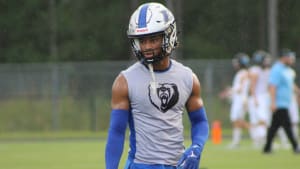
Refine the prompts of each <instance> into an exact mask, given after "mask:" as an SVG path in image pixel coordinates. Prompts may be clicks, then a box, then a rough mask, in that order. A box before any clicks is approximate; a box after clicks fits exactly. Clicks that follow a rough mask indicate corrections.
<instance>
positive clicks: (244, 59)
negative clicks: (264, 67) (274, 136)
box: [229, 53, 250, 148]
mask: <svg viewBox="0 0 300 169" xmlns="http://www.w3.org/2000/svg"><path fill="white" fill-rule="evenodd" d="M232 64H233V67H234V68H235V69H236V70H237V72H236V74H235V76H234V78H233V84H232V90H231V95H232V102H231V109H230V120H231V122H232V126H233V129H232V142H231V144H230V145H229V148H236V147H237V146H238V145H239V143H240V140H241V136H242V129H243V128H247V129H248V127H249V125H248V123H247V122H246V121H245V116H246V111H247V106H248V105H247V99H248V91H249V73H248V66H249V64H250V59H249V56H248V55H247V54H245V53H238V54H236V56H235V57H234V59H233V61H232Z"/></svg>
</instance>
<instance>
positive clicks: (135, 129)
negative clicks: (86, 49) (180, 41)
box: [122, 60, 193, 165]
mask: <svg viewBox="0 0 300 169" xmlns="http://www.w3.org/2000/svg"><path fill="white" fill-rule="evenodd" d="M154 73H155V78H156V85H155V86H156V89H155V90H152V89H151V86H150V83H151V82H152V78H151V74H150V71H149V70H148V69H147V68H146V67H145V66H144V65H143V64H141V63H139V62H137V63H135V64H134V65H132V66H131V67H129V68H128V69H127V70H125V71H122V74H123V75H124V76H125V78H126V80H127V83H128V91H129V100H130V106H131V116H130V119H129V126H130V132H131V133H130V149H131V150H130V152H129V157H131V158H133V159H134V162H136V163H144V164H166V165H176V164H177V162H178V160H179V158H180V156H181V155H182V152H183V151H184V146H183V141H184V139H183V124H182V116H183V111H184V109H185V104H186V102H187V99H188V98H189V96H190V95H191V92H192V86H193V79H192V74H193V73H192V70H191V69H189V68H188V67H185V66H183V65H182V64H181V63H178V62H176V61H175V60H171V64H170V67H169V68H168V69H167V70H165V71H159V72H154Z"/></svg>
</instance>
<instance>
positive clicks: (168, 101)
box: [148, 83, 179, 113]
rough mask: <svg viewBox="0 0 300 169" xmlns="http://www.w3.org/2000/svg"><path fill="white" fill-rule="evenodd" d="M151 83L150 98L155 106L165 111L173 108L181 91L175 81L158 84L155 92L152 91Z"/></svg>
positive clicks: (149, 87)
mask: <svg viewBox="0 0 300 169" xmlns="http://www.w3.org/2000/svg"><path fill="white" fill-rule="evenodd" d="M151 90H153V89H152V88H151V85H149V86H148V94H149V99H150V101H151V103H152V104H153V106H155V107H156V108H157V109H158V110H160V111H161V112H163V113H165V112H166V111H168V110H169V109H170V108H172V107H173V106H174V105H175V104H176V103H177V102H178V98H179V92H178V88H177V86H176V84H174V83H162V84H161V83H160V84H158V85H157V86H156V90H155V92H153V91H151Z"/></svg>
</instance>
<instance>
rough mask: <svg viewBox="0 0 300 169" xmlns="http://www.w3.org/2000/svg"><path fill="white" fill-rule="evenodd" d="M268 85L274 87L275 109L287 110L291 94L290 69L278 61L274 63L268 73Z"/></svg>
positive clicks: (291, 79)
mask: <svg viewBox="0 0 300 169" xmlns="http://www.w3.org/2000/svg"><path fill="white" fill-rule="evenodd" d="M269 84H270V85H273V86H275V87H276V95H275V97H276V99H275V102H276V105H277V108H288V107H289V105H290V103H291V99H292V94H293V84H294V77H293V73H292V69H291V68H290V67H288V66H286V65H285V64H283V63H281V62H279V61H278V62H276V63H275V64H274V65H273V66H272V68H271V71H270V78H269Z"/></svg>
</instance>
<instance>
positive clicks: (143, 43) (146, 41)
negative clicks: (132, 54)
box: [139, 35, 163, 58]
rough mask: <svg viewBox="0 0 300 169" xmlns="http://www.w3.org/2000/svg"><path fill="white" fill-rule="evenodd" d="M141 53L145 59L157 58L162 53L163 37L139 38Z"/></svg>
mask: <svg viewBox="0 0 300 169" xmlns="http://www.w3.org/2000/svg"><path fill="white" fill-rule="evenodd" d="M139 42H140V48H141V52H142V53H143V55H144V57H145V58H151V57H153V56H157V55H159V54H160V53H161V51H162V49H161V46H162V42H163V36H162V35H154V36H147V37H142V38H139Z"/></svg>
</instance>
